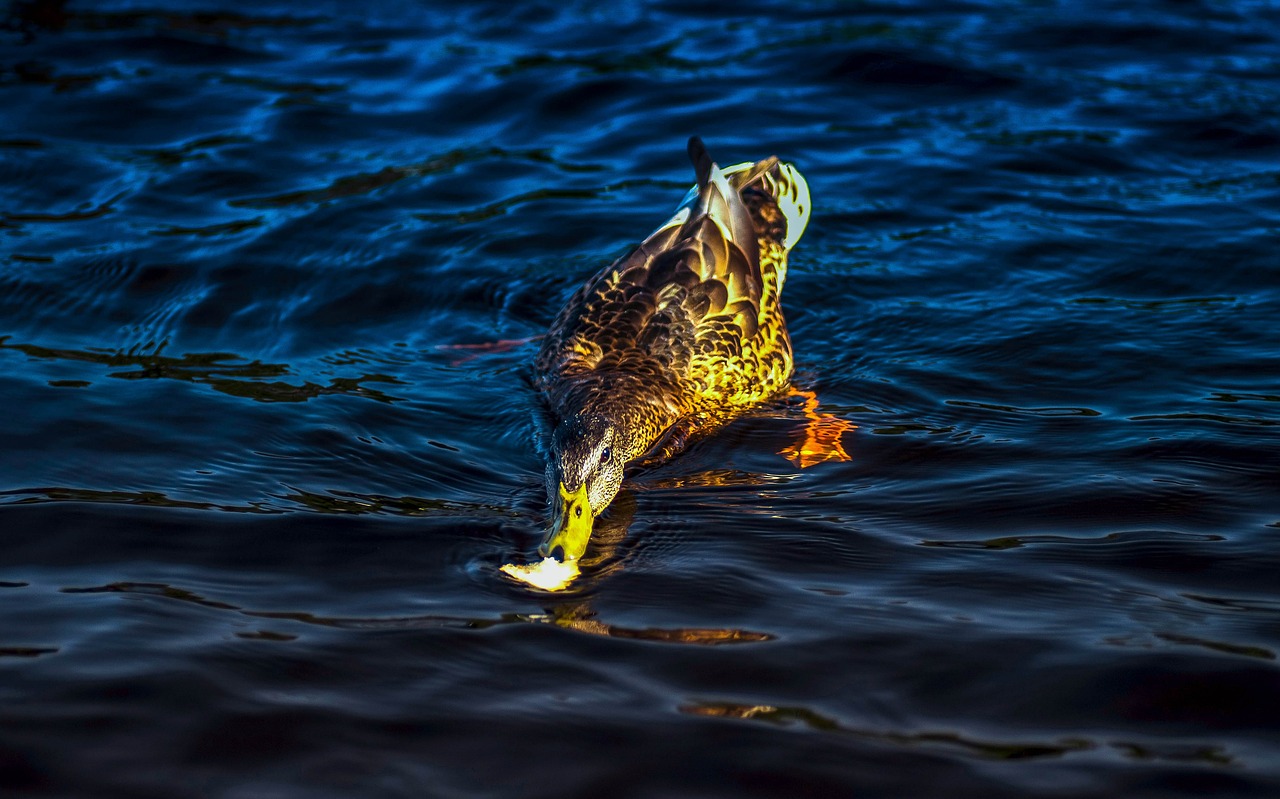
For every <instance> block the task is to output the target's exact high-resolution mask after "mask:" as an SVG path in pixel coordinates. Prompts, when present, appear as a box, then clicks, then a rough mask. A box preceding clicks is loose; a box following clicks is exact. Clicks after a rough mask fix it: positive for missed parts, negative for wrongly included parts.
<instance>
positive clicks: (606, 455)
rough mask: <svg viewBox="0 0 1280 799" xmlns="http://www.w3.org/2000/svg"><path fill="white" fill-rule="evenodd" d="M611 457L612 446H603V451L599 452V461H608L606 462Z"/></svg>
mask: <svg viewBox="0 0 1280 799" xmlns="http://www.w3.org/2000/svg"><path fill="white" fill-rule="evenodd" d="M612 457H613V448H612V447H605V448H604V450H603V451H601V453H600V462H601V463H608V462H609V459H610V458H612Z"/></svg>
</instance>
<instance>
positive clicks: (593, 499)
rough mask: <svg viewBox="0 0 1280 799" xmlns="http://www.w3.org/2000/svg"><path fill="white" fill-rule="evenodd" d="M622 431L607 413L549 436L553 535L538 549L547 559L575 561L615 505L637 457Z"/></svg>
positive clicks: (565, 424)
mask: <svg viewBox="0 0 1280 799" xmlns="http://www.w3.org/2000/svg"><path fill="white" fill-rule="evenodd" d="M631 444H632V442H631V441H630V440H629V438H628V436H627V435H626V431H625V429H624V427H623V426H622V425H621V424H619V423H617V422H616V421H615V420H613V419H611V418H610V416H609V415H607V414H603V413H582V414H576V415H574V416H570V417H568V418H566V419H564V420H563V421H561V422H560V424H559V425H557V426H556V429H555V432H554V433H552V436H551V457H550V459H549V460H548V462H547V498H548V500H549V501H550V504H551V529H550V530H549V531H548V532H547V536H546V538H545V539H543V542H542V545H541V546H539V547H538V553H539V554H540V555H542V557H544V558H549V557H554V558H557V559H559V560H561V561H563V562H566V563H567V562H569V561H574V560H577V559H578V558H580V557H582V553H583V552H585V551H586V549H587V542H588V541H589V540H590V538H591V528H592V524H593V522H594V520H595V517H596V516H598V515H600V512H601V511H603V510H604V509H605V508H607V507H608V506H609V503H610V502H613V498H614V497H615V496H617V494H618V489H619V488H620V487H621V486H622V471H623V468H624V467H625V466H626V464H627V461H628V460H630V459H631V458H632V457H634V456H635V455H636V454H638V453H633V452H632V451H631V450H632V449H633V447H632V446H631Z"/></svg>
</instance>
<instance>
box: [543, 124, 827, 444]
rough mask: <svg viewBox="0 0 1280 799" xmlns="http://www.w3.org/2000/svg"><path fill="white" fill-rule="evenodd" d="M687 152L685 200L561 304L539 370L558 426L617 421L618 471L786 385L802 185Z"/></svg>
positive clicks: (785, 174) (772, 164) (782, 172)
mask: <svg viewBox="0 0 1280 799" xmlns="http://www.w3.org/2000/svg"><path fill="white" fill-rule="evenodd" d="M689 151H690V157H691V159H692V160H693V162H694V166H695V169H696V170H697V172H698V183H697V186H696V187H695V190H694V191H691V193H690V194H691V195H692V197H691V198H688V199H687V201H686V202H685V203H684V204H683V205H682V206H681V208H680V209H678V210H677V213H676V215H675V216H674V217H673V218H672V220H671V221H670V222H668V223H667V224H665V225H663V226H662V227H660V228H658V230H657V231H655V232H654V233H653V234H651V235H650V236H649V237H648V238H647V239H645V241H644V242H642V243H641V244H640V245H639V246H637V247H636V248H635V249H633V250H632V251H631V252H629V253H628V254H627V255H625V256H623V257H622V258H620V259H618V260H617V261H616V262H614V263H613V264H611V265H610V266H609V267H607V268H605V269H603V270H602V271H601V272H599V273H598V274H597V275H595V276H594V277H592V278H591V279H590V280H588V281H587V282H586V284H585V285H583V286H582V287H581V288H580V289H579V290H578V291H577V292H576V293H575V294H574V295H573V296H572V297H571V298H570V300H569V302H568V303H567V304H566V305H565V307H564V309H563V310H562V311H561V312H560V314H559V315H558V316H557V317H556V319H555V321H554V323H553V324H552V326H551V329H550V331H549V333H548V335H547V337H546V338H545V339H544V342H543V345H542V349H541V351H540V353H539V355H538V359H537V363H536V366H535V377H536V381H537V383H538V385H539V387H540V388H541V389H542V391H543V392H544V394H545V397H546V399H547V402H548V404H549V406H550V409H551V411H552V414H553V415H554V416H555V417H556V420H557V421H559V420H563V419H567V418H570V417H573V416H575V415H578V414H583V413H591V414H595V413H599V414H603V415H606V416H608V417H610V418H614V419H618V420H625V421H626V422H627V424H626V425H625V426H626V427H627V428H629V429H630V430H631V431H632V434H631V438H632V439H634V440H632V441H629V442H626V443H627V446H625V448H624V449H625V452H624V454H625V456H626V457H627V458H628V459H634V458H636V457H639V456H641V455H644V454H647V453H649V452H650V450H652V449H653V448H654V446H655V444H657V443H658V442H659V441H660V439H662V438H663V435H664V433H666V432H667V431H668V430H670V429H671V428H673V426H678V427H680V428H682V430H683V433H685V434H688V433H690V432H693V431H695V430H696V429H697V428H698V427H700V426H703V425H702V424H701V423H702V422H720V421H723V420H724V419H725V418H726V417H729V416H732V415H733V414H735V413H737V412H740V411H741V410H743V409H745V408H747V407H749V406H751V405H754V404H757V403H759V402H762V401H764V400H767V399H769V398H771V397H773V396H775V395H776V394H778V392H780V391H782V390H783V389H784V388H786V386H787V384H788V381H789V379H790V377H791V369H792V356H791V340H790V337H789V336H788V335H787V328H786V322H785V321H784V319H783V315H782V308H781V306H780V304H779V300H780V296H781V292H782V286H783V283H784V281H785V279H786V270H787V251H788V245H791V244H794V243H795V240H796V239H798V238H799V232H800V230H803V225H804V222H805V220H806V219H807V216H808V208H807V204H808V191H807V188H805V187H804V181H803V178H801V177H800V176H799V174H798V173H797V172H796V171H795V170H794V169H793V168H792V167H790V166H789V165H786V164H781V163H780V162H778V160H777V159H776V158H769V159H766V160H765V161H761V162H758V163H756V164H740V165H738V166H735V167H730V168H729V169H727V170H725V171H724V172H721V171H720V170H719V169H718V168H717V167H716V166H715V165H714V164H713V163H712V162H711V159H710V157H709V156H708V155H707V154H706V150H705V148H703V147H702V144H701V142H700V141H698V140H697V139H693V140H691V141H690V146H689ZM779 198H783V200H782V201H783V202H784V203H785V202H786V201H787V200H786V198H790V202H791V203H792V205H791V206H790V207H789V208H790V211H791V213H790V214H788V213H787V211H786V210H784V208H783V207H781V205H780V201H779ZM797 204H798V210H797ZM789 225H790V226H791V227H792V228H794V229H793V230H791V231H788V226H789ZM683 437H685V436H683V435H682V438H683Z"/></svg>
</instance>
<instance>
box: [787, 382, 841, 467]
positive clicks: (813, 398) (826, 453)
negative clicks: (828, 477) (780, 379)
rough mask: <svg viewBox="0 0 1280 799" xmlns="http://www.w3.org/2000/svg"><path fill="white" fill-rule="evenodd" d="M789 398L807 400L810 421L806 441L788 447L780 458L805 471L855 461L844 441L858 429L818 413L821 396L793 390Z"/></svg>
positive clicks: (806, 416)
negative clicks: (819, 465)
mask: <svg viewBox="0 0 1280 799" xmlns="http://www.w3.org/2000/svg"><path fill="white" fill-rule="evenodd" d="M787 396H788V397H804V415H805V418H807V419H808V420H809V421H808V422H807V423H806V424H805V428H804V441H802V442H800V443H798V444H793V445H791V446H789V447H787V448H786V449H784V450H782V451H780V452H779V453H778V454H779V455H782V456H783V457H784V458H786V459H787V460H789V461H791V462H792V463H794V464H795V465H796V466H798V467H800V468H801V469H807V468H809V467H810V466H815V465H817V464H819V463H826V462H827V461H847V460H852V458H850V457H849V453H848V452H846V451H845V449H844V443H843V441H842V439H843V438H844V434H845V433H847V432H848V431H850V430H855V429H857V427H858V426H857V425H855V424H854V423H852V422H849V421H846V420H844V419H841V418H840V417H838V416H833V415H831V414H829V413H818V395H817V394H815V393H813V392H812V391H801V390H800V389H797V388H793V389H791V393H789V394H788V395H787Z"/></svg>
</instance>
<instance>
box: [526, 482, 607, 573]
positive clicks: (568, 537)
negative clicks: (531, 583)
mask: <svg viewBox="0 0 1280 799" xmlns="http://www.w3.org/2000/svg"><path fill="white" fill-rule="evenodd" d="M558 504H559V506H560V508H559V510H560V513H559V516H558V517H557V518H556V520H555V523H554V524H553V525H552V527H551V532H549V533H547V537H546V539H545V540H543V542H542V546H540V547H538V554H539V555H541V556H542V557H544V558H551V557H555V558H559V559H560V560H561V561H562V562H564V563H570V562H572V561H575V560H577V559H578V558H580V557H582V553H583V552H586V551H587V541H589V540H590V539H591V523H592V520H593V519H594V518H595V514H593V513H592V512H591V501H590V500H589V499H587V485H586V483H583V484H582V486H581V487H579V488H578V490H577V491H574V492H572V493H570V492H569V490H568V489H567V488H565V487H564V483H561V484H560V502H559V503H558Z"/></svg>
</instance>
